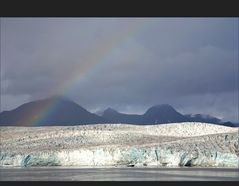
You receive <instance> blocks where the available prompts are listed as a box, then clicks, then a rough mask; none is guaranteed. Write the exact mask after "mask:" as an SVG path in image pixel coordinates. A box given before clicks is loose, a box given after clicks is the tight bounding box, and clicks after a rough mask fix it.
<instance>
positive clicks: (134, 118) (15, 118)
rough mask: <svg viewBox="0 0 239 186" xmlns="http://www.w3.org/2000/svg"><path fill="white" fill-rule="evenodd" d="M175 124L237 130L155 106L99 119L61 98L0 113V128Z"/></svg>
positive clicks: (107, 113)
mask: <svg viewBox="0 0 239 186" xmlns="http://www.w3.org/2000/svg"><path fill="white" fill-rule="evenodd" d="M178 122H204V123H213V124H218V125H225V126H231V127H235V126H238V127H239V125H236V124H234V123H232V122H229V121H228V122H222V121H221V120H220V119H218V118H216V117H212V116H209V115H201V114H196V115H190V114H187V115H183V114H181V113H179V112H178V111H176V110H175V109H174V108H173V107H172V106H170V105H168V104H162V105H155V106H153V107H151V108H149V109H148V110H147V111H146V112H145V113H144V114H142V115H137V114H124V113H119V112H118V111H116V110H114V109H112V108H108V109H106V110H105V111H104V112H103V114H102V115H101V116H99V115H96V114H93V113H91V112H89V111H87V110H86V109H84V108H83V107H81V106H80V105H78V104H76V103H75V102H73V101H71V100H69V99H67V98H65V97H62V96H53V97H50V98H47V99H43V100H38V101H33V102H29V103H25V104H23V105H21V106H19V107H17V108H16V109H14V110H11V111H3V112H1V113H0V126H45V125H51V126H54V125H81V124H99V123H102V124H103V123H125V124H141V125H144V124H146V125H147V124H162V123H178Z"/></svg>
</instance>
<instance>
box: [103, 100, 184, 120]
mask: <svg viewBox="0 0 239 186" xmlns="http://www.w3.org/2000/svg"><path fill="white" fill-rule="evenodd" d="M102 117H103V118H105V119H108V120H110V121H111V122H114V123H128V124H156V123H157V124H161V123H172V122H183V121H186V120H187V118H186V117H185V116H184V115H182V114H180V113H179V112H177V111H176V110H175V109H174V108H173V107H172V106H170V105H167V104H162V105H156V106H153V107H151V108H149V109H148V110H147V111H146V112H145V113H144V114H143V115H136V114H123V113H119V112H117V111H116V110H114V109H112V108H108V109H106V110H105V111H104V113H103V115H102Z"/></svg>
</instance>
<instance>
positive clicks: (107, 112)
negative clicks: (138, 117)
mask: <svg viewBox="0 0 239 186" xmlns="http://www.w3.org/2000/svg"><path fill="white" fill-rule="evenodd" d="M114 113H118V112H117V111H116V110H114V109H112V108H110V107H108V108H107V109H106V110H105V111H104V114H114Z"/></svg>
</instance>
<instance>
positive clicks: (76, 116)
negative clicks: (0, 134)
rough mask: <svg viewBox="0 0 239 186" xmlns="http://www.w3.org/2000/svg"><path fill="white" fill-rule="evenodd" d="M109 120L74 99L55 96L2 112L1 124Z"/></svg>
mask: <svg viewBox="0 0 239 186" xmlns="http://www.w3.org/2000/svg"><path fill="white" fill-rule="evenodd" d="M106 122H107V120H106V119H104V118H102V117H100V116H97V115H96V114H93V113H90V112H88V111H87V110H86V109H84V108H83V107H81V106H80V105H78V104H76V103H74V102H73V101H71V100H69V99H67V98H65V97H61V96H54V97H50V98H47V99H43V100H39V101H33V102H29V103H25V104H23V105H21V106H19V107H18V108H16V109H14V110H11V111H3V112H2V113H1V114H0V125H8V126H9V125H18V126H29V125H37V126H42V125H77V124H93V123H95V124H97V123H106Z"/></svg>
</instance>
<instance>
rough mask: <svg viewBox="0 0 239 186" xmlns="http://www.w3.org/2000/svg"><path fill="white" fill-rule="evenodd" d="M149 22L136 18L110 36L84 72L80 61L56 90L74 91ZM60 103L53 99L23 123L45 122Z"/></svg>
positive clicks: (61, 91) (91, 57) (63, 91)
mask: <svg viewBox="0 0 239 186" xmlns="http://www.w3.org/2000/svg"><path fill="white" fill-rule="evenodd" d="M149 23H150V22H148V21H147V20H139V21H138V20H137V19H136V21H135V24H133V26H131V27H130V28H128V29H126V30H124V31H122V33H121V34H120V36H119V37H116V38H109V39H108V41H106V43H104V46H103V47H101V48H98V49H97V51H95V53H94V55H92V56H89V58H88V59H86V60H87V62H88V65H87V66H86V67H84V69H83V73H82V67H81V64H80V63H79V65H78V66H76V67H75V68H74V69H75V70H74V72H72V73H71V74H70V75H69V77H68V78H67V79H66V80H65V81H64V82H62V86H61V87H59V89H58V90H57V91H56V92H58V93H59V94H60V95H67V94H69V93H70V92H72V91H73V90H74V88H75V87H76V84H77V85H78V84H79V83H81V81H82V80H83V78H84V77H86V76H87V74H90V73H94V72H95V71H96V70H97V69H99V68H100V66H101V65H102V64H103V63H106V62H107V58H108V57H109V56H110V55H112V53H113V52H114V51H115V50H117V48H119V47H120V46H121V45H123V44H125V43H126V42H127V41H128V40H129V39H130V38H132V37H135V36H136V35H137V34H139V33H140V32H141V31H142V30H144V29H145V28H147V27H146V26H147V25H148V24H149ZM108 62H109V61H108ZM59 104H60V103H59V100H58V99H57V98H56V99H53V101H51V103H50V104H48V105H47V106H46V107H45V108H44V109H42V110H41V111H40V112H39V111H38V112H37V113H36V112H33V114H31V115H30V116H27V118H23V119H22V121H21V123H25V124H27V125H29V126H38V125H39V124H40V123H44V120H45V119H47V118H48V117H49V116H50V115H51V114H52V113H54V111H55V110H56V109H57V108H58V107H59Z"/></svg>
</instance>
